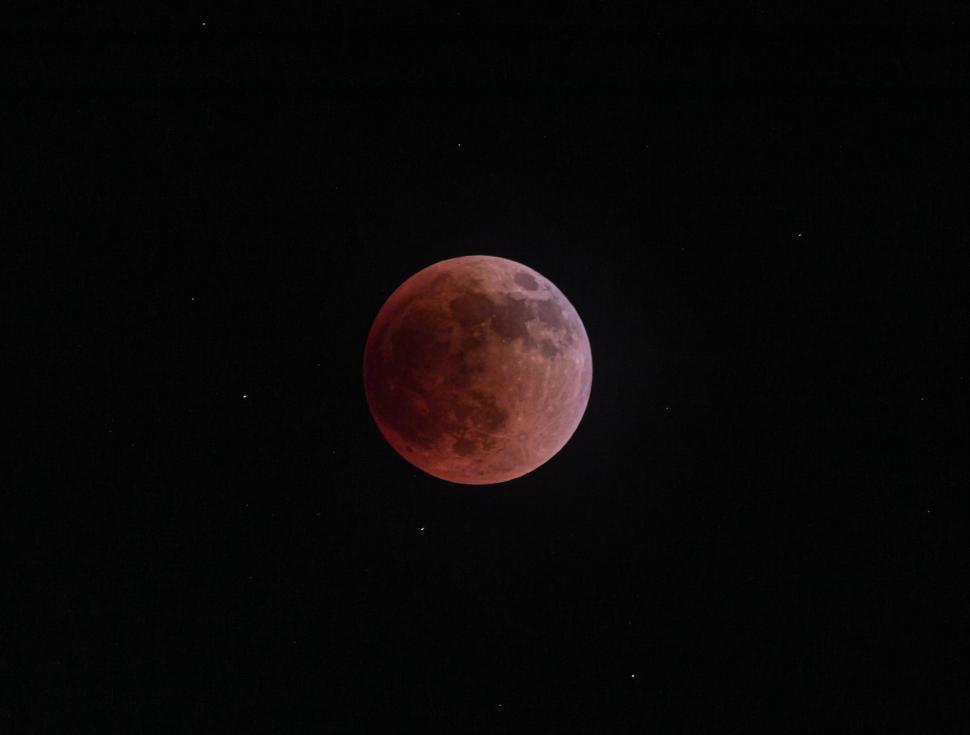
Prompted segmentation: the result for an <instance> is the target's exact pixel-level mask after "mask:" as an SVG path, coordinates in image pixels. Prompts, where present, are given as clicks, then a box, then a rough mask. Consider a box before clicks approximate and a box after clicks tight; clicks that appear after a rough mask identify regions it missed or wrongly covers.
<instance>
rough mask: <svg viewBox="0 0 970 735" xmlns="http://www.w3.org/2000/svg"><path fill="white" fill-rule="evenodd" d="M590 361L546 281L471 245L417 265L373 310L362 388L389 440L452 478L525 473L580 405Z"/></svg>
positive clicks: (573, 318)
mask: <svg viewBox="0 0 970 735" xmlns="http://www.w3.org/2000/svg"><path fill="white" fill-rule="evenodd" d="M592 382H593V359H592V353H591V352H590V346H589V338H588V337H587V335H586V330H585V328H584V327H583V322H582V321H581V320H580V318H579V314H577V313H576V310H575V309H574V308H573V306H572V304H570V303H569V301H568V300H567V299H566V297H565V296H564V295H563V294H562V292H561V291H560V290H559V289H558V288H556V286H555V285H553V284H552V283H551V282H550V281H549V280H548V279H546V278H544V277H543V276H542V275H540V274H539V273H537V272H536V271H534V270H532V269H531V268H529V267H528V266H525V265H522V264H521V263H516V262H515V261H512V260H506V259H505V258H497V257H492V256H488V255H470V256H464V257H460V258H451V259H448V260H443V261H441V262H439V263H435V264H434V265H431V266H428V267H427V268H424V269H423V270H421V271H418V272H417V273H415V274H414V275H413V276H411V277H410V278H409V279H408V280H406V281H405V282H404V283H403V284H401V286H399V287H398V288H397V290H395V291H394V292H393V293H392V294H391V295H390V297H389V298H388V299H387V301H386V302H385V304H384V305H383V307H381V309H380V311H379V312H378V314H377V317H376V318H375V319H374V323H373V325H372V326H371V329H370V332H369V334H368V336H367V343H366V346H365V348H364V392H365V394H366V397H367V403H368V406H369V408H370V412H371V415H372V416H373V417H374V421H375V422H376V424H377V427H378V429H379V430H380V432H381V434H383V436H384V438H385V439H387V441H388V443H389V444H390V445H391V446H392V447H393V448H394V449H395V451H397V452H398V454H400V455H401V456H402V457H404V458H405V459H406V460H407V461H408V462H410V463H411V464H413V465H414V466H415V467H418V468H420V469H422V470H424V471H425V472H427V473H429V474H431V475H433V476H435V477H438V478H440V479H442V480H447V481H449V482H455V483H462V484H470V485H483V484H491V483H499V482H505V481H507V480H512V479H514V478H516V477H521V476H522V475H525V474H527V473H529V472H532V471H533V470H535V469H536V468H537V467H539V466H540V465H542V464H544V463H546V462H547V461H549V459H550V458H552V457H553V456H554V455H555V454H556V453H558V452H559V450H560V449H562V448H563V446H565V444H566V442H567V441H569V439H570V437H571V436H572V435H573V433H574V432H575V431H576V428H577V426H579V422H580V420H581V419H582V417H583V414H584V412H585V411H586V404H587V402H588V401H589V394H590V388H591V386H592Z"/></svg>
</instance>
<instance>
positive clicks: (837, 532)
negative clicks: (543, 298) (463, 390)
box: [0, 11, 970, 733]
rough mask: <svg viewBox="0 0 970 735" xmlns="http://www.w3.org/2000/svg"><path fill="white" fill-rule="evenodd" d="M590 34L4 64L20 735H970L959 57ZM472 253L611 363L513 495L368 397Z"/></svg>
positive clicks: (644, 31)
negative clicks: (418, 309) (432, 450)
mask: <svg viewBox="0 0 970 735" xmlns="http://www.w3.org/2000/svg"><path fill="white" fill-rule="evenodd" d="M196 15H197V16H198V17H196ZM291 20H292V19H291ZM581 20H582V18H580V17H577V18H573V17H571V16H564V17H561V18H559V19H558V20H556V21H555V22H548V23H541V24H521V23H519V24H515V23H510V22H504V23H491V24H486V23H476V22H472V21H466V20H456V19H450V20H449V21H448V22H447V23H437V24H432V25H426V24H419V23H416V22H410V19H408V18H404V17H401V16H397V17H394V18H391V19H390V21H389V22H384V23H376V22H375V19H374V18H372V19H371V20H370V21H369V22H367V23H363V24H354V23H351V22H350V21H349V20H348V18H347V17H346V16H340V15H337V14H333V15H330V16H326V17H324V15H322V14H319V15H313V14H308V15H307V16H306V17H303V18H297V19H296V21H299V22H295V23H294V24H292V25H288V26H284V25H283V24H282V23H280V22H279V21H276V22H274V21H272V19H271V18H269V17H267V18H260V19H258V20H255V19H254V20H251V19H248V18H247V19H243V18H242V17H240V16H233V15H231V14H226V15H224V16H221V17H220V16H218V15H215V14H212V15H209V14H206V13H196V14H193V15H192V16H191V17H187V16H186V17H175V16H174V15H169V14H166V13H164V12H162V11H156V12H155V14H154V15H150V16H149V20H143V21H142V22H140V23H139V24H137V25H135V26H134V27H131V28H126V27H125V25H124V22H123V20H121V19H113V18H107V19H105V18H94V19H92V18H87V19H84V18H82V21H81V22H80V24H79V25H78V26H76V27H69V26H68V25H67V24H65V27H56V26H55V27H53V28H51V29H50V30H49V32H47V33H44V34H41V37H40V38H33V37H31V40H30V41H29V42H28V41H27V40H25V39H26V36H23V37H22V36H19V35H17V34H15V33H13V32H11V33H9V34H8V36H7V41H8V42H9V43H10V44H11V46H12V47H13V48H14V50H16V51H18V52H20V54H19V59H20V61H19V62H15V65H14V67H13V68H12V69H11V71H10V73H9V74H8V76H7V80H8V81H7V85H6V88H5V90H6V98H7V105H6V111H5V116H6V117H7V118H8V121H11V122H13V123H14V126H15V127H16V128H17V129H18V131H19V135H18V137H16V138H13V139H12V142H11V143H9V144H8V146H7V147H8V156H7V160H8V163H9V164H11V165H12V170H14V171H15V172H16V173H15V175H14V176H12V177H11V180H12V182H13V183H14V184H15V187H14V188H15V190H16V191H15V194H14V195H13V196H12V197H11V198H10V199H9V200H8V207H7V208H8V214H10V215H13V216H11V217H9V219H8V222H9V226H8V227H7V231H8V233H9V234H8V237H7V245H5V247H4V249H5V251H6V252H5V253H4V256H5V258H9V262H10V263H11V264H12V267H10V268H8V269H6V273H5V278H4V283H5V285H6V291H7V296H8V297H9V299H10V304H11V305H12V309H11V310H10V311H9V312H8V314H10V316H9V318H7V319H6V320H5V323H6V324H7V326H8V327H9V328H10V332H11V336H12V339H10V340H8V341H7V342H8V347H9V349H8V351H6V354H7V356H8V357H9V358H11V359H10V363H11V364H13V365H14V366H15V367H20V368H21V369H22V372H18V373H17V376H18V377H17V380H16V382H15V384H14V386H13V390H12V391H11V392H12V395H11V396H10V397H9V399H8V400H10V401H11V404H10V405H11V411H9V412H8V415H9V416H11V417H15V419H16V421H15V422H12V423H15V426H13V427H12V428H13V429H14V430H15V431H16V436H17V439H18V440H22V441H19V442H14V443H11V444H9V445H8V449H7V451H6V452H5V455H4V459H5V464H6V465H7V467H8V468H9V470H10V472H9V474H8V476H7V480H5V484H6V485H7V487H8V492H6V493H5V500H4V503H5V505H6V506H7V507H6V510H5V512H4V517H5V522H4V534H3V544H4V549H5V552H4V556H5V557H6V558H7V559H9V560H12V563H11V564H10V566H9V567H8V570H9V577H10V579H11V582H12V583H11V584H10V585H7V603H8V604H6V605H5V607H7V608H8V609H9V610H10V611H12V613H13V614H12V616H11V619H12V621H13V624H12V625H11V626H9V627H7V626H4V627H5V632H3V633H2V634H0V635H2V637H0V643H2V645H3V650H4V651H5V653H4V654H3V657H4V658H5V659H6V660H7V662H8V663H10V664H11V666H10V668H9V672H10V674H9V675H8V676H7V677H6V686H5V689H6V691H5V693H4V694H3V695H2V696H0V724H3V725H5V726H6V727H7V729H8V730H9V731H10V732H16V731H23V732H27V731H30V732H63V731H64V730H63V729H62V723H64V722H71V723H73V726H72V727H73V731H81V732H86V731H95V730H97V729H98V728H102V729H101V730H100V731H104V729H103V728H107V729H108V730H109V731H116V732H120V731H122V730H124V731H130V732H159V733H161V732H164V733H172V732H215V731H222V730H229V729H232V730H234V731H237V732H238V731H242V732H303V731H308V730H311V729H313V730H315V731H321V730H322V731H324V732H375V731H385V730H387V731H391V732H403V731H406V730H408V729H410V728H415V727H420V728H421V729H422V731H424V732H442V733H444V732H448V733H461V732H483V733H490V732H514V731H518V730H520V729H524V728H530V729H531V730H532V731H535V732H583V733H591V732H603V733H610V732H630V733H633V732H636V733H639V732H646V731H659V732H736V731H742V730H743V731H746V732H748V731H758V730H761V729H770V730H771V731H774V732H818V727H819V723H832V722H835V723H842V724H843V725H845V727H846V729H847V730H849V731H856V732H864V731H885V729H886V728H891V727H896V726H903V727H904V729H906V730H907V731H909V732H962V731H964V727H961V726H954V727H952V729H951V728H950V727H949V726H945V725H943V724H941V723H942V722H944V721H946V720H951V719H955V718H953V717H952V716H953V714H954V713H955V712H956V711H957V710H956V703H958V702H960V701H961V700H965V699H966V697H967V695H968V693H970V692H968V681H970V679H968V671H967V657H966V655H967V649H966V647H965V646H964V645H963V644H962V643H961V639H960V636H959V635H958V632H959V629H960V628H961V626H962V625H963V624H965V622H966V617H967V614H968V612H970V605H968V603H970V600H968V596H967V592H966V586H965V585H960V584H957V582H956V581H955V580H956V579H957V577H956V576H955V573H957V572H959V571H960V570H961V569H962V570H963V571H966V565H965V562H964V561H963V560H962V558H961V557H960V552H962V551H963V550H964V547H965V543H964V541H963V533H962V531H963V528H964V525H965V524H964V523H963V521H964V520H965V514H964V512H963V510H961V507H962V506H963V505H964V503H963V497H962V496H963V494H964V493H965V488H966V486H967V480H968V474H967V463H966V457H965V454H966V449H967V447H966V427H965V423H966V421H965V419H966V413H967V408H968V403H967V390H966V389H967V381H968V369H967V358H968V354H967V348H966V344H967V338H966V335H967V332H968V328H970V319H968V310H967V306H966V298H965V296H966V288H967V273H968V265H970V258H968V255H967V244H966V243H967V236H968V234H970V232H968V224H967V217H966V212H967V208H968V205H970V185H968V182H967V167H966V164H967V162H968V161H967V158H968V156H967V154H968V143H967V136H966V121H967V115H966V113H967V105H968V97H967V91H968V89H967V82H968V76H967V69H966V61H965V59H962V49H963V48H965V46H964V45H962V35H963V33H962V27H952V26H948V27H946V28H942V29H941V28H937V27H932V26H922V27H920V28H918V29H917V30H916V32H914V31H912V29H907V28H905V27H903V26H899V27H893V26H885V27H880V28H877V29H873V28H871V27H859V26H838V27H836V26H819V25H814V26H785V27H759V28H757V29H753V28H750V27H749V28H747V30H746V31H744V32H740V31H738V32H731V33H728V32H726V31H725V30H724V29H723V28H719V27H714V26H709V25H708V26H698V25H696V24H691V23H690V22H686V23H685V22H672V21H669V22H665V21H664V20H663V19H662V18H661V17H660V16H658V17H656V18H654V17H648V18H646V21H647V22H646V23H641V24H637V25H632V26H630V25H626V24H624V23H619V22H618V23H614V24H609V25H607V24H599V25H595V24H594V26H593V27H592V28H588V27H585V26H584V25H582V24H581V23H580V21H581ZM640 20H644V19H643V18H641V19H640ZM679 20H686V21H693V20H694V19H693V18H692V17H690V14H689V13H688V14H687V17H686V18H681V19H679ZM203 21H205V23H206V25H205V26H202V22H203ZM406 21H407V22H406ZM41 25H42V24H40V23H39V22H38V23H37V24H36V27H35V25H34V24H33V22H32V21H25V22H24V27H26V28H28V29H29V30H32V31H33V30H36V29H37V27H40V26H41ZM475 253H483V254H491V255H498V256H502V257H506V258H511V259H513V260H517V261H520V262H522V263H525V264H527V265H529V266H530V267H532V268H534V269H536V270H537V271H539V272H540V273H542V274H543V275H545V276H546V277H548V278H549V279H550V280H552V281H553V282H554V283H556V285H557V286H558V287H559V288H560V289H561V290H562V291H563V292H564V293H565V294H566V296H567V297H568V298H569V299H570V301H571V302H572V303H573V305H574V306H575V307H576V309H577V311H578V312H579V314H580V315H581V317H582V318H583V321H584V323H585V326H586V329H587V332H588V333H589V337H590V341H591V345H592V350H593V358H594V379H593V390H592V395H591V398H590V403H589V407H588V409H587V413H586V415H585V417H584V419H583V422H582V423H581V425H580V427H579V429H578V430H577V432H576V434H575V435H574V437H573V438H572V440H571V441H570V442H569V443H568V444H567V446H566V447H565V448H564V450H563V451H562V452H561V453H560V454H559V455H557V456H556V457H555V458H554V459H552V460H551V461H550V462H549V463H548V464H547V465H545V466H543V467H542V468H540V469H538V470H536V471H535V472H534V473H532V474H530V475H528V476H526V477H523V478H521V479H519V480H516V481H513V482H510V483H505V484H501V485H497V486H491V487H462V486H455V485H450V484H447V483H443V482H441V481H439V480H437V479H435V478H433V477H430V476H427V475H424V474H423V473H421V472H420V471H418V470H416V469H414V468H412V467H411V466H410V465H408V464H407V463H406V462H405V461H404V460H403V459H401V458H400V457H398V456H397V455H396V454H395V453H394V452H393V451H392V450H391V448H390V447H389V446H388V445H387V444H386V442H385V441H384V440H383V438H382V437H381V436H380V434H379V432H378V431H377V429H376V427H375V425H374V423H373V421H372V420H371V417H370V415H369V413H368V410H367V404H366V401H365V399H364V395H363V390H362V384H361V359H362V351H363V345H364V340H365V338H366V334H367V330H368V329H369V327H370V324H371V320H372V319H373V317H374V316H375V315H376V313H377V311H378V309H379V308H380V306H381V304H382V303H383V301H384V300H385V299H386V298H387V296H388V295H389V294H390V292H391V291H392V290H393V289H394V288H396V287H397V286H398V285H399V284H400V283H401V282H403V281H404V280H405V279H407V278H408V277H409V276H410V275H412V274H413V273H414V272H416V271H417V270H420V269H421V268H423V267H425V266H427V265H430V264H431V263H433V262H436V261H438V260H441V259H444V258H448V257H454V256H458V255H466V254H475ZM23 500H27V501H28V502H22V501H23ZM958 529H959V531H960V534H959V535H958ZM964 725H965V722H964Z"/></svg>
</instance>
